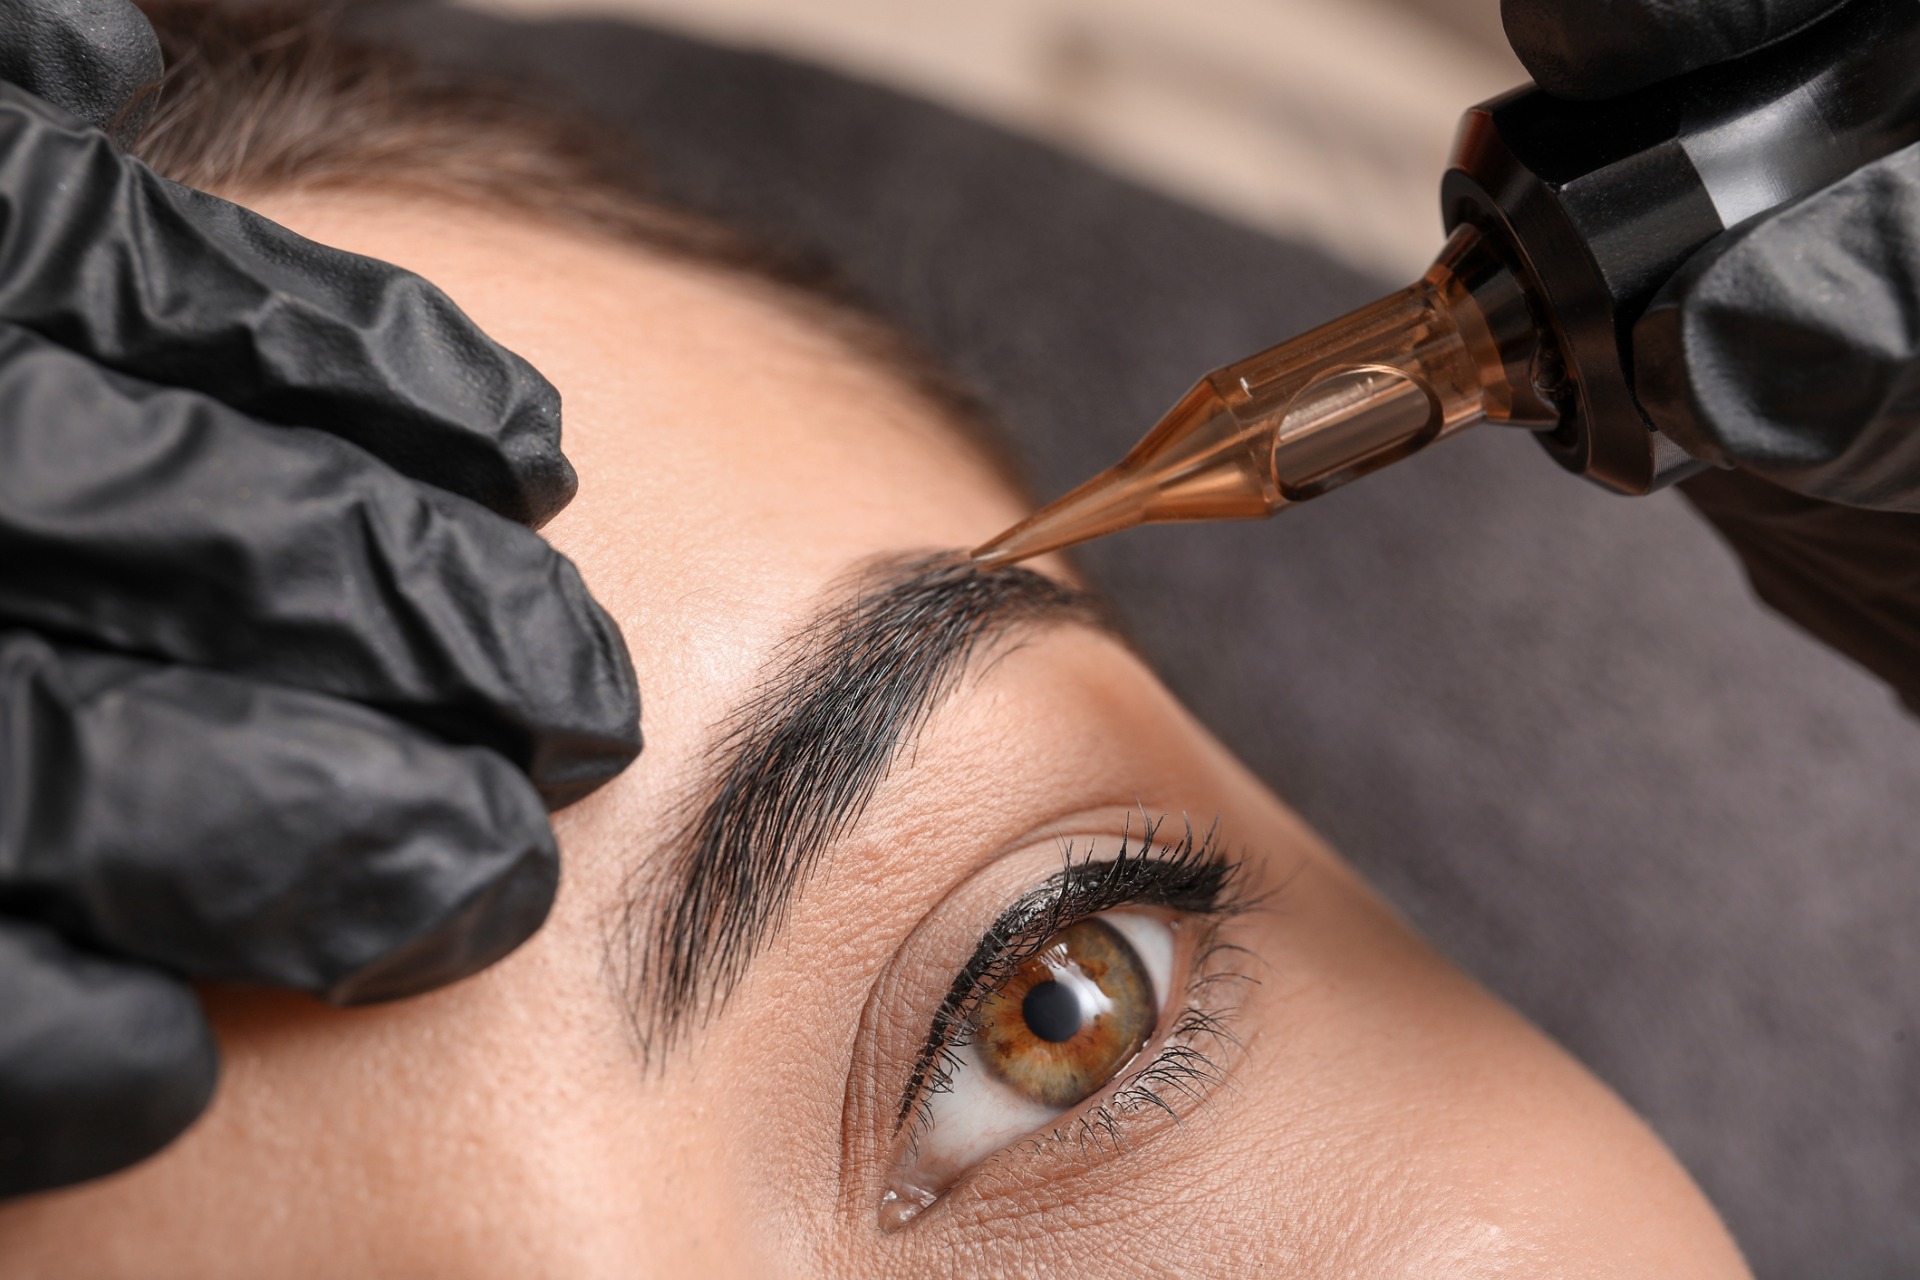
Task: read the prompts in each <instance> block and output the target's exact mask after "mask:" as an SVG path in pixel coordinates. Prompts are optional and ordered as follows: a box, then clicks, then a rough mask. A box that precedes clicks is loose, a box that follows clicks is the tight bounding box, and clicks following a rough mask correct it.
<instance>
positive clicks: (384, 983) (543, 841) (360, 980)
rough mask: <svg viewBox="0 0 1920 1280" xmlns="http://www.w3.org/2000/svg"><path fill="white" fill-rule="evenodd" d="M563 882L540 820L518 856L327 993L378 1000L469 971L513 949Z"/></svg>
mask: <svg viewBox="0 0 1920 1280" xmlns="http://www.w3.org/2000/svg"><path fill="white" fill-rule="evenodd" d="M559 887H560V855H559V850H558V848H557V847H556V846H555V844H554V841H553V835H552V831H551V830H550V829H549V828H547V827H546V825H545V824H544V823H543V824H541V825H540V828H539V832H538V833H537V835H536V837H535V838H533V839H531V840H530V841H529V842H528V843H527V846H526V847H525V848H524V850H523V851H522V852H521V854H520V856H519V857H517V858H514V859H513V860H512V861H511V862H509V863H508V864H507V865H506V867H505V868H504V870H502V871H501V872H500V873H498V874H496V875H494V876H493V877H492V878H491V879H488V880H485V881H483V882H481V883H479V884H478V885H477V886H476V888H475V890H474V892H473V893H472V894H470V895H469V896H468V897H467V898H465V899H463V900H461V901H459V902H456V903H450V904H449V906H448V909H447V911H446V913H445V915H444V916H443V917H442V918H441V919H440V920H439V921H438V922H437V923H436V925H435V926H434V927H433V928H432V929H431V930H428V931H426V932H423V933H421V934H420V935H419V936H417V937H415V938H414V939H412V940H411V941H410V942H408V943H407V944H405V945H403V946H401V947H398V948H395V949H394V950H392V951H389V952H387V953H386V954H384V955H383V956H381V957H380V958H379V959H378V960H376V961H374V962H373V963H371V964H368V965H365V966H363V967H361V968H359V969H357V970H355V971H354V972H352V973H350V974H348V975H346V976H344V977H343V978H342V979H341V980H340V981H338V982H337V983H335V984H334V985H333V986H332V987H331V988H329V989H328V990H327V991H326V992H325V993H324V996H325V999H326V1000H327V1001H328V1002H329V1003H331V1004H337V1005H361V1004H377V1003H380V1002H382V1001H387V1000H399V999H403V998H405V997H407V996H414V995H419V994H421V993H423V992H427V991H433V990H436V989H438V988H440V987H444V986H446V985H448V984H449V983H452V982H458V981H459V980H460V979H462V978H467V977H471V976H472V975H473V974H476V973H478V972H480V971H481V970H482V969H485V968H487V967H488V966H490V965H492V964H493V963H494V962H495V961H496V960H499V959H501V958H502V957H504V956H506V955H508V954H509V953H511V952H513V951H514V950H515V949H517V948H518V947H519V946H520V945H521V944H522V943H524V942H525V941H526V940H527V939H528V938H531V937H532V936H533V935H534V934H535V933H536V932H538V931H539V929H540V926H541V925H543V924H545V923H546V919H547V913H548V912H549V911H551V910H552V908H553V898H554V894H555V893H556V892H557V891H558V889H559Z"/></svg>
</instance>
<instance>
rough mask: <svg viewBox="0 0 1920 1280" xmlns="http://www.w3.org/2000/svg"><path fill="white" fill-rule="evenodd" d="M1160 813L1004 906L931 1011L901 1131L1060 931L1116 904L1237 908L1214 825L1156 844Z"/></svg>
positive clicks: (1231, 868)
mask: <svg viewBox="0 0 1920 1280" xmlns="http://www.w3.org/2000/svg"><path fill="white" fill-rule="evenodd" d="M1164 822H1165V819H1163V818H1146V819H1143V823H1142V830H1141V831H1140V833H1139V835H1138V837H1137V843H1136V837H1135V836H1134V833H1133V820H1132V818H1131V816H1130V817H1129V818H1128V820H1127V824H1126V828H1125V830H1124V831H1123V833H1122V836H1121V846H1120V850H1119V852H1118V853H1116V854H1115V855H1114V856H1113V857H1112V858H1110V859H1103V860H1100V861H1094V860H1093V859H1092V858H1091V856H1089V857H1087V858H1083V859H1081V860H1079V861H1075V857H1074V849H1073V846H1072V845H1071V844H1067V845H1066V846H1065V847H1064V848H1063V850H1062V857H1063V859H1064V862H1065V865H1064V866H1062V867H1061V869H1060V870H1059V871H1058V872H1056V873H1055V874H1054V875H1052V876H1050V877H1048V879H1047V880H1046V881H1045V882H1044V883H1042V884H1039V885H1036V886H1035V887H1034V888H1033V889H1031V890H1029V891H1028V892H1027V893H1025V894H1023V895H1022V896H1021V897H1020V898H1019V899H1018V900H1017V901H1016V902H1014V903H1013V905H1011V906H1009V907H1008V908H1007V909H1006V910H1005V911H1003V912H1001V914H1000V917H999V919H997V920H995V921H994V922H993V925H992V926H991V927H990V928H988V930H987V931H986V933H985V934H983V935H982V936H981V938H980V941H979V943H978V944H976V945H975V947H974V949H973V954H972V956H971V957H969V958H968V960H967V963H966V964H965V965H963V966H962V967H961V969H960V972H959V973H958V974H957V975H955V977H954V980H953V983H952V985H951V986H950V987H949V988H948V989H947V995H946V998H945V999H944V1000H942V1001H941V1003H940V1008H939V1009H938V1010H937V1011H936V1012H935V1013H934V1016H933V1023H932V1026H931V1027H930V1029H929V1030H928V1033H927V1040H926V1043H925V1044H924V1045H923V1046H922V1047H921V1049H920V1052H919V1054H918V1055H917V1056H916V1057H915V1059H914V1064H913V1070H912V1072H911V1073H910V1075H909V1076H908V1079H907V1087H906V1090H905V1092H904V1094H903V1095H902V1097H901V1099H900V1106H899V1109H898V1111H897V1112H896V1114H895V1117H894V1130H895V1132H898V1131H899V1129H900V1127H901V1126H902V1125H904V1124H905V1123H906V1122H907V1119H908V1118H909V1117H910V1116H912V1115H913V1114H914V1111H915V1108H916V1107H924V1106H925V1103H926V1099H927V1097H928V1096H929V1095H930V1094H932V1093H934V1092H937V1091H938V1090H939V1086H940V1079H941V1077H942V1076H943V1075H944V1074H945V1073H946V1071H947V1070H948V1064H947V1062H946V1058H947V1055H949V1054H950V1053H951V1052H952V1050H953V1048H954V1047H955V1043H956V1037H957V1036H958V1034H959V1033H960V1032H961V1031H962V1030H963V1029H964V1028H965V1026H966V1024H967V1020H968V1017H969V1015H970V1014H971V1012H972V1011H973V1009H974V1008H975V1007H976V1006H977V1005H978V1004H979V1002H980V1001H981V1000H982V999H984V998H986V997H987V996H989V995H991V994H992V993H993V992H994V991H996V990H998V989H999V988H1000V987H1001V986H1003V985H1004V984H1005V983H1006V982H1007V981H1008V979H1009V978H1010V977H1011V976H1012V975H1013V973H1014V972H1015V971H1016V970H1017V969H1019V967H1020V966H1021V965H1022V964H1024V963H1025V962H1026V961H1027V960H1028V959H1029V958H1031V957H1032V956H1033V955H1034V954H1036V953H1037V952H1038V951H1039V949H1040V948H1041V947H1042V946H1043V945H1044V944H1045V943H1046V941H1047V940H1048V939H1049V938H1051V937H1052V936H1053V935H1054V934H1056V933H1058V932H1060V931H1061V930H1062V929H1065V928H1068V927H1069V926H1071V925H1073V924H1075V923H1077V922H1079V921H1081V920H1084V919H1086V918H1087V917H1088V916H1092V915H1097V914H1099V913H1100V912H1102V911H1110V910H1113V909H1114V908H1116V907H1128V906H1153V907H1167V908H1170V909H1172V910H1176V911H1182V912H1187V913H1190V914H1193V915H1198V916H1217V915H1221V914H1226V913H1230V912H1233V911H1236V910H1238V909H1239V908H1240V907H1241V906H1242V905H1244V904H1243V903H1242V902H1241V901H1240V894H1239V893H1238V892H1237V883H1236V882H1237V879H1238V875H1237V873H1238V871H1239V866H1240V864H1239V861H1238V860H1237V859H1235V858H1233V857H1230V856H1228V855H1227V854H1226V853H1225V852H1223V851H1222V850H1221V848H1220V847H1219V843H1218V840H1217V834H1218V830H1219V824H1218V822H1217V821H1216V822H1215V823H1214V825H1213V827H1211V828H1210V829H1209V830H1208V831H1207V832H1206V834H1205V835H1204V836H1197V835H1196V834H1195V832H1194V829H1193V825H1192V823H1191V822H1185V821H1183V823H1182V827H1183V830H1182V835H1181V838H1180V840H1179V841H1178V842H1176V843H1174V844H1171V845H1168V846H1166V847H1165V848H1164V849H1159V850H1157V849H1156V845H1155V841H1156V839H1157V838H1158V836H1159V832H1160V828H1161V827H1162V825H1164Z"/></svg>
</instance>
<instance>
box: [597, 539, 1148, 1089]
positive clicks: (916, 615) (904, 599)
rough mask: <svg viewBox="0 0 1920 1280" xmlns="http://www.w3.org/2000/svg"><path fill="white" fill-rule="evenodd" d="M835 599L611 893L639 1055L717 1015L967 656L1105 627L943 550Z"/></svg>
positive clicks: (1096, 617)
mask: <svg viewBox="0 0 1920 1280" xmlns="http://www.w3.org/2000/svg"><path fill="white" fill-rule="evenodd" d="M840 594H841V596H842V597H843V598H842V599H841V600H840V601H838V602H837V603H835V604H832V605H830V606H829V607H828V608H827V609H826V610H825V611H824V612H823V613H821V614H820V615H819V616H818V617H816V618H815V619H814V620H813V621H812V622H810V623H808V624H807V625H806V626H805V627H803V628H802V629H801V630H800V631H799V632H797V633H796V634H794V635H793V636H791V637H790V638H789V639H787V640H786V641H785V642H783V643H782V644H781V645H780V646H779V647H778V648H777V649H776V650H775V652H774V656H773V661H772V662H771V663H770V664H769V666H768V674H767V676H766V677H765V678H764V679H763V680H762V682H761V684H760V685H759V687H758V688H757V689H755V691H754V692H753V694H752V695H751V696H750V697H749V698H748V699H747V701H746V702H744V703H743V704H741V705H740V706H739V707H738V708H736V709H735V710H734V711H733V712H732V713H731V714H730V715H729V716H728V717H727V719H726V720H725V721H724V722H723V724H722V728H721V732H720V734H719V736H718V738H717V740H716V743H715V746H714V747H713V749H712V752H711V756H712V761H713V768H712V770H711V773H710V781H709V782H708V784H707V786H706V787H705V788H704V790H703V791H702V792H701V793H700V798H699V800H698V801H697V806H698V807H697V808H693V809H691V810H690V812H691V815H692V816H691V817H690V819H689V820H687V821H686V822H685V823H684V824H683V826H682V827H681V829H680V831H679V832H678V835H677V838H675V839H674V840H673V841H672V842H671V843H670V845H669V846H668V847H669V850H670V853H669V855H668V857H667V858H666V859H664V860H654V861H653V868H652V869H651V871H650V872H648V873H646V874H644V875H639V874H638V873H637V878H635V879H632V880H630V882H629V884H628V886H627V894H626V904H625V908H624V910H623V912H622V914H621V917H620V933H621V934H622V935H624V936H623V937H617V938H616V939H615V945H616V946H617V947H620V948H621V951H623V952H624V954H620V953H619V952H616V955H618V956H619V959H620V961H621V962H622V963H621V968H622V970H623V973H622V975H621V976H622V985H623V987H624V988H625V990H624V994H625V996H626V999H627V1006H628V1009H629V1011H630V1014H631V1016H632V1018H633V1024H634V1030H635V1032H636V1034H637V1035H638V1037H639V1041H640V1045H641V1049H642V1052H643V1053H649V1054H650V1053H651V1052H652V1051H653V1050H655V1049H657V1048H665V1047H666V1046H667V1045H668V1044H670V1043H671V1041H672V1040H673V1039H674V1038H675V1037H676V1036H677V1035H678V1034H680V1033H681V1032H683V1031H684V1030H685V1029H686V1028H687V1026H688V1025H689V1024H690V1023H691V1022H693V1021H694V1020H696V1019H699V1018H705V1017H707V1016H711V1014H713V1013H714V1012H716V1011H717V1010H718V1008H719V1007H720V1006H721V1005H722V1004H724V1003H725V1001H726V998H727V996H728V995H729V994H731V992H732V991H733V989H734V988H735V987H736V986H737V985H738V984H739V982H740V980H741V979H742V978H743V977H744V976H745V974H746V971H747V969H748V967H749V966H750V965H751V964H752V962H753V959H754V957H755V956H757V955H758V954H759V953H760V951H762V950H763V949H764V948H765V947H766V946H767V945H768V943H769V942H770V941H771V940H772V938H773V937H774V935H775V934H776V933H778V932H779V930H780V928H781V927H782V925H783V924H784V923H785V921H786V918H787V913H788V911H789V909H790V908H791V906H792V904H793V901H794V899H795V897H796V896H797V895H798V893H799V892H800V890H801V888H802V887H803V886H804V885H805V883H806V881H807V879H808V878H809V876H810V875H811V874H812V872H813V871H814V869H815V867H816V866H817V864H818V862H819V860H820V857H821V855H822V854H823V853H824V852H825V850H826V849H827V848H828V847H829V846H830V845H832V844H833V843H834V842H835V841H836V840H838V839H839V838H840V837H842V836H844V835H845V834H846V833H847V832H848V831H849V830H850V829H851V828H852V827H853V825H854V824H855V823H856V822H858V821H859V819H860V817H861V815H862V813H863V812H864V811H865V808H866V805H867V803H868V801H870V800H871V799H872V798H873V794H874V792H875V791H876V790H877V789H878V787H879V785H880V783H881V781H882V780H884V779H885V777H886V775H887V771H888V769H889V767H890V766H891V764H892V762H893V760H894V759H895V758H896V757H897V756H898V755H899V754H900V752H901V750H902V749H903V748H904V747H905V746H906V745H907V744H908V743H909V742H911V741H912V740H913V739H914V738H915V737H916V736H917V735H918V734H919V732H920V731H921V729H922V728H924V727H925V725H926V722H927V720H928V718H929V717H930V716H931V715H932V714H933V711H934V709H935V708H936V707H937V706H938V705H939V704H940V702H941V701H942V700H943V699H944V698H945V696H946V695H947V694H948V693H950V692H951V691H952V690H953V688H954V686H955V684H956V683H957V682H958V680H959V679H960V677H961V675H962V674H963V673H964V672H965V671H966V669H967V667H968V664H969V662H970V660H971V659H972V658H973V657H974V656H975V655H976V654H977V653H978V652H980V650H981V648H982V646H983V645H985V644H986V643H987V642H988V641H989V640H990V639H991V638H994V637H997V636H1004V635H1005V634H1006V633H1007V632H1008V631H1009V630H1010V629H1014V628H1017V627H1021V626H1024V625H1030V624H1034V623H1046V622H1052V623H1082V624H1090V625H1093V626H1096V627H1101V628H1105V629H1109V630H1111V625H1110V623H1109V622H1108V621H1107V618H1106V615H1105V614H1104V612H1103V611H1102V610H1101V609H1100V608H1099V606H1098V605H1097V603H1096V602H1095V600H1094V599H1093V597H1091V596H1090V595H1088V594H1087V593H1086V592H1083V591H1079V590H1076V589H1074V588H1072V587H1068V586H1065V585H1063V584H1061V583H1059V582H1056V581H1054V580H1053V579H1051V578H1047V577H1044V576H1042V575H1041V574H1038V573H1035V572H1033V571H1032V570H1030V569H1021V568H1017V567H1008V568H997V569H981V568H978V567H975V566H974V565H973V564H972V563H971V562H969V561H967V560H966V559H965V558H964V557H961V556H957V555H955V554H952V553H946V554H941V555H933V556H919V557H913V558H900V557H891V558H887V559H882V560H878V561H874V562H871V563H869V564H867V565H865V566H863V567H862V568H861V570H859V571H857V572H856V574H855V575H854V577H853V580H852V582H851V590H848V589H847V588H846V587H844V586H843V587H842V588H841V591H840Z"/></svg>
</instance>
